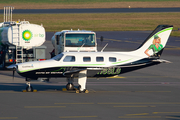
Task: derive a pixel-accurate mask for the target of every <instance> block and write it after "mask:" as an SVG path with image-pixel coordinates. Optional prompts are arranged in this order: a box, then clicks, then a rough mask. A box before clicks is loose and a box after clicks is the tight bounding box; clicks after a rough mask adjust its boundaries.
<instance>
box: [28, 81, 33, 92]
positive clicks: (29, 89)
mask: <svg viewBox="0 0 180 120" xmlns="http://www.w3.org/2000/svg"><path fill="white" fill-rule="evenodd" d="M26 84H27V87H26V91H27V92H33V87H32V86H31V84H30V82H27V83H26Z"/></svg>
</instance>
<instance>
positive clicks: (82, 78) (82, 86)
mask: <svg viewBox="0 0 180 120" xmlns="http://www.w3.org/2000/svg"><path fill="white" fill-rule="evenodd" d="M67 81H68V84H67V85H66V89H67V90H75V91H76V93H82V92H84V93H89V91H88V90H86V81H87V70H83V71H80V72H79V77H78V84H79V87H78V88H77V89H76V88H74V85H73V81H74V77H73V75H71V77H68V78H67Z"/></svg>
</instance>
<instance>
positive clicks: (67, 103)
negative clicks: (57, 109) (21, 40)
mask: <svg viewBox="0 0 180 120" xmlns="http://www.w3.org/2000/svg"><path fill="white" fill-rule="evenodd" d="M54 104H68V105H85V104H86V105H89V104H94V103H54Z"/></svg>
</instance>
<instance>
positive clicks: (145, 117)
mask: <svg viewBox="0 0 180 120" xmlns="http://www.w3.org/2000/svg"><path fill="white" fill-rule="evenodd" d="M119 118H132V119H134V118H136V119H137V118H139V119H140V118H144V119H147V118H154V119H156V118H161V116H119Z"/></svg>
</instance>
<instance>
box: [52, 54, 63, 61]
mask: <svg viewBox="0 0 180 120" xmlns="http://www.w3.org/2000/svg"><path fill="white" fill-rule="evenodd" d="M63 56H64V54H59V55H56V56H55V57H53V58H52V59H54V60H56V61H60V60H61V58H62V57H63Z"/></svg>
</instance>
